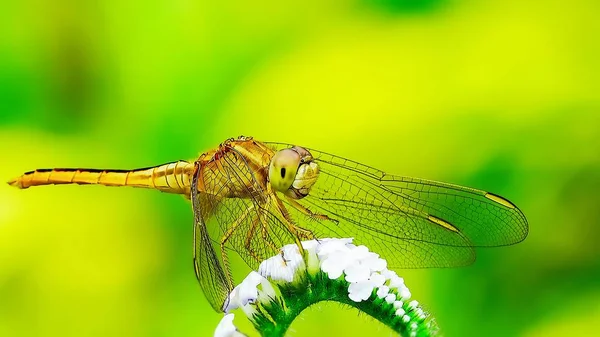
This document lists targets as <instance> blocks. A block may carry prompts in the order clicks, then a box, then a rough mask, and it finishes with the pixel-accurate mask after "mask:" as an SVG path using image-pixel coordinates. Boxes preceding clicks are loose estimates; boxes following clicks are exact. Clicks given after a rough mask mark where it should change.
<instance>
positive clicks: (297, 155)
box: [269, 146, 319, 199]
mask: <svg viewBox="0 0 600 337" xmlns="http://www.w3.org/2000/svg"><path fill="white" fill-rule="evenodd" d="M318 176H319V166H318V165H317V163H316V162H314V161H313V160H312V155H311V154H310V152H308V150H306V149H305V148H302V147H299V146H295V147H293V148H291V149H284V150H281V151H278V152H277V153H276V154H275V155H274V156H273V159H272V160H271V165H270V166H269V181H270V183H271V186H272V187H273V189H275V190H277V191H279V192H282V193H284V194H285V195H287V196H289V197H291V198H294V199H302V198H304V197H305V196H307V195H308V193H309V192H310V188H311V187H312V186H313V185H314V184H315V182H316V181H317V177H318Z"/></svg>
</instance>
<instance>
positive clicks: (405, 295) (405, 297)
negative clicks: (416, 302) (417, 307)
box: [398, 287, 411, 300]
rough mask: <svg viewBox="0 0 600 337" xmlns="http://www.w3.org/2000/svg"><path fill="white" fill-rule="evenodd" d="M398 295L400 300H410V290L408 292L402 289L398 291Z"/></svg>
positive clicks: (406, 289) (404, 288)
mask: <svg viewBox="0 0 600 337" xmlns="http://www.w3.org/2000/svg"><path fill="white" fill-rule="evenodd" d="M398 295H400V298H401V299H403V300H408V299H410V296H411V293H410V290H408V288H406V287H403V288H402V289H398Z"/></svg>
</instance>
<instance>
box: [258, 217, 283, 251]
mask: <svg viewBox="0 0 600 337" xmlns="http://www.w3.org/2000/svg"><path fill="white" fill-rule="evenodd" d="M261 235H262V238H263V240H265V242H266V243H267V245H269V247H270V248H271V249H273V250H274V251H278V250H280V248H279V247H277V246H276V245H275V244H274V243H273V240H271V238H270V237H269V232H268V231H267V226H266V225H265V224H263V225H262V226H261Z"/></svg>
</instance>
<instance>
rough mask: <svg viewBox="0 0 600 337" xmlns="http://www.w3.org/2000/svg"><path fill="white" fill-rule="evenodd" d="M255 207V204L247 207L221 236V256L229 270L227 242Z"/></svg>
mask: <svg viewBox="0 0 600 337" xmlns="http://www.w3.org/2000/svg"><path fill="white" fill-rule="evenodd" d="M253 209H254V205H252V206H250V207H248V209H246V210H245V211H244V213H242V215H240V217H239V218H237V220H235V221H234V222H233V224H232V225H231V226H230V227H229V228H228V229H227V231H226V232H225V233H224V234H223V236H222V237H221V242H220V247H221V258H222V259H223V266H224V267H225V269H226V270H229V259H228V257H227V251H226V250H225V244H226V243H227V241H228V240H229V239H230V238H231V236H232V235H233V233H234V232H235V231H236V230H237V229H238V227H239V226H240V224H241V223H242V222H243V221H244V220H246V218H247V217H248V214H250V212H251V211H252V210H253Z"/></svg>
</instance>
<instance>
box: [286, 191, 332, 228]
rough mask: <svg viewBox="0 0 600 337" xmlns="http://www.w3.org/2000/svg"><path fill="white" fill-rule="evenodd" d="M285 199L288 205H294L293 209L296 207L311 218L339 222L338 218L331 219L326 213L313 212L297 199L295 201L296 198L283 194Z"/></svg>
mask: <svg viewBox="0 0 600 337" xmlns="http://www.w3.org/2000/svg"><path fill="white" fill-rule="evenodd" d="M285 199H286V201H287V202H289V203H290V205H292V207H294V208H295V209H297V210H298V211H300V213H302V214H304V215H306V216H308V217H309V218H311V219H315V220H322V221H324V220H328V221H333V222H335V223H338V222H339V221H338V220H336V219H332V218H330V217H328V216H327V215H324V214H317V213H313V212H312V211H311V210H310V209H308V208H306V207H305V206H303V205H302V204H301V203H299V202H298V201H296V200H294V199H292V198H290V197H288V196H287V195H286V196H285Z"/></svg>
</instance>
